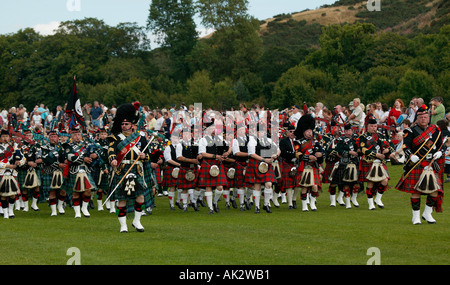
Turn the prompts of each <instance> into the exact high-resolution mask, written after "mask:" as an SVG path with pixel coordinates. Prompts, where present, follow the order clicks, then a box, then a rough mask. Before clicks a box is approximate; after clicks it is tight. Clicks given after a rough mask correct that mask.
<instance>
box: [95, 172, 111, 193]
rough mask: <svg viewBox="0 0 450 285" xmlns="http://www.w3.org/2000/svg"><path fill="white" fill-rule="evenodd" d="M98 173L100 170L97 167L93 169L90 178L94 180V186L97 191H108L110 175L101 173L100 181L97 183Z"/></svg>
mask: <svg viewBox="0 0 450 285" xmlns="http://www.w3.org/2000/svg"><path fill="white" fill-rule="evenodd" d="M100 171H103V170H101V169H100V168H99V167H98V168H97V167H96V168H94V169H93V170H92V172H91V174H92V178H93V179H94V182H95V185H97V188H98V189H102V190H104V191H108V190H109V179H110V175H109V174H105V173H103V175H102V180H101V181H100V182H99V181H98V180H99V177H100Z"/></svg>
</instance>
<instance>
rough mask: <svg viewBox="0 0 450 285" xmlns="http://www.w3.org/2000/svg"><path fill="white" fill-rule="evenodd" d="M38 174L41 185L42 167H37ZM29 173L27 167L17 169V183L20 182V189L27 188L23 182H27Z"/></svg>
mask: <svg viewBox="0 0 450 285" xmlns="http://www.w3.org/2000/svg"><path fill="white" fill-rule="evenodd" d="M35 170H36V175H37V176H38V178H39V179H40V180H41V185H42V169H41V168H36V169H35ZM27 173H28V170H26V169H18V171H17V177H16V180H17V183H18V184H19V187H20V190H27V189H24V187H23V184H24V183H25V178H26V177H27Z"/></svg>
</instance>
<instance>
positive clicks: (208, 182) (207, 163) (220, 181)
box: [197, 159, 227, 188]
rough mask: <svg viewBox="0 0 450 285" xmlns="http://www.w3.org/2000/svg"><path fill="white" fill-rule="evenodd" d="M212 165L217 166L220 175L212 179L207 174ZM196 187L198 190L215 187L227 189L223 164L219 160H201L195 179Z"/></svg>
mask: <svg viewBox="0 0 450 285" xmlns="http://www.w3.org/2000/svg"><path fill="white" fill-rule="evenodd" d="M213 165H217V166H218V167H219V169H220V173H219V175H218V176H217V177H212V176H211V175H210V174H209V169H210V167H211V166H213ZM197 186H198V187H200V188H204V187H216V186H224V187H227V176H226V175H225V170H224V168H223V164H222V163H221V162H220V161H219V160H213V159H203V160H202V164H201V168H200V171H199V173H198V177H197Z"/></svg>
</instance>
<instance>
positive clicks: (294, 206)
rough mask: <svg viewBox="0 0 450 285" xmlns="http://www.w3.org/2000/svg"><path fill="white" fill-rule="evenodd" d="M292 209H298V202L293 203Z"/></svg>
mask: <svg viewBox="0 0 450 285" xmlns="http://www.w3.org/2000/svg"><path fill="white" fill-rule="evenodd" d="M292 208H294V209H297V201H292Z"/></svg>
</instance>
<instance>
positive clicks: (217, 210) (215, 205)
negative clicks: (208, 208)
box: [213, 203, 219, 213]
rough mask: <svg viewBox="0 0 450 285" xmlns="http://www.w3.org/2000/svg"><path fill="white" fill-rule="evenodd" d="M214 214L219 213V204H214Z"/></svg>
mask: <svg viewBox="0 0 450 285" xmlns="http://www.w3.org/2000/svg"><path fill="white" fill-rule="evenodd" d="M213 208H214V212H216V213H219V206H218V205H217V203H213Z"/></svg>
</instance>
